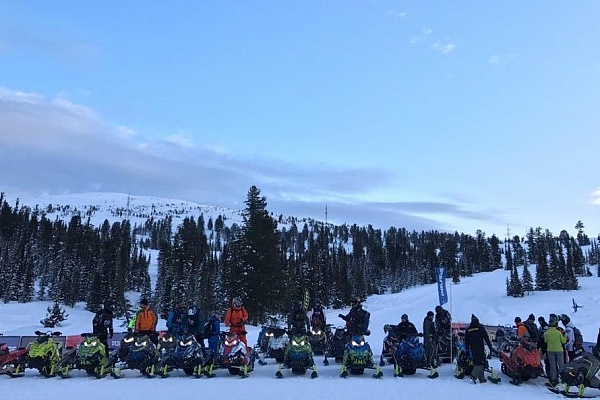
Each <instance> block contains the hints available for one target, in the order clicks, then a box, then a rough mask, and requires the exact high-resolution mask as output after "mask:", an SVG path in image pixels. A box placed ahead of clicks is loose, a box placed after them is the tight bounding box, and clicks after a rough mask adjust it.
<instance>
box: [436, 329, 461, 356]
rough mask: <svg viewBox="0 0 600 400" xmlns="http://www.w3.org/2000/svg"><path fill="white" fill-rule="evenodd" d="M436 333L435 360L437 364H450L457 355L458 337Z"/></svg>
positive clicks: (445, 333)
mask: <svg viewBox="0 0 600 400" xmlns="http://www.w3.org/2000/svg"><path fill="white" fill-rule="evenodd" d="M441 333H442V332H438V340H437V350H436V351H437V353H436V354H437V360H438V364H443V363H451V362H452V361H453V360H454V358H455V357H456V354H457V351H458V350H457V346H456V343H458V336H457V335H456V334H452V335H451V334H450V332H449V331H448V332H445V331H444V334H441Z"/></svg>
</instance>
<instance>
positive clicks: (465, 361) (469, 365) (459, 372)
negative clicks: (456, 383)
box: [454, 335, 502, 383]
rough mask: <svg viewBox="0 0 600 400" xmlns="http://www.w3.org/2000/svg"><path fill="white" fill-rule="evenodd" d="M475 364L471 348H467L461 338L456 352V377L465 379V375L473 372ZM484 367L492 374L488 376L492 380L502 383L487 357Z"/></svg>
mask: <svg viewBox="0 0 600 400" xmlns="http://www.w3.org/2000/svg"><path fill="white" fill-rule="evenodd" d="M463 336H464V335H463ZM461 339H462V338H461ZM473 366H474V364H473V358H472V357H471V353H470V352H469V349H467V346H466V345H465V343H464V340H460V341H459V343H458V352H457V354H456V368H455V370H454V377H455V378H457V379H463V378H464V377H465V376H468V375H471V373H472V372H473ZM484 369H485V371H486V372H489V373H490V375H488V377H487V379H488V380H489V381H490V382H492V383H500V381H501V380H502V379H501V378H500V377H499V376H498V374H497V373H496V371H494V368H491V367H490V364H489V363H488V361H487V359H486V360H485V364H484Z"/></svg>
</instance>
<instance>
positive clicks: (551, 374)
mask: <svg viewBox="0 0 600 400" xmlns="http://www.w3.org/2000/svg"><path fill="white" fill-rule="evenodd" d="M555 317H556V316H555ZM548 325H549V326H548V329H547V330H546V333H544V341H545V342H546V355H547V357H548V365H549V367H550V368H549V370H548V380H549V381H550V384H551V385H552V386H556V385H558V374H559V372H560V370H561V368H562V367H563V365H564V363H565V359H564V348H563V346H564V345H565V343H566V341H567V339H566V338H565V336H564V335H563V334H562V332H560V331H559V330H558V329H557V327H558V319H557V318H550V321H549V322H548Z"/></svg>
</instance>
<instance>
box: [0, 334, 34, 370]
mask: <svg viewBox="0 0 600 400" xmlns="http://www.w3.org/2000/svg"><path fill="white" fill-rule="evenodd" d="M28 352H29V350H28V349H26V348H22V347H21V348H18V349H16V350H13V351H10V349H9V348H8V345H7V344H6V343H0V374H7V375H8V376H10V377H11V378H18V377H21V376H23V370H24V369H25V366H26V365H27V353H28Z"/></svg>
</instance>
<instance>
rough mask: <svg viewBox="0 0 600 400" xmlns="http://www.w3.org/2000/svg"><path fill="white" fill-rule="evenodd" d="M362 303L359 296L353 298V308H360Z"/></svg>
mask: <svg viewBox="0 0 600 400" xmlns="http://www.w3.org/2000/svg"><path fill="white" fill-rule="evenodd" d="M360 303H361V301H360V297H358V296H354V297H353V298H352V307H359V306H360Z"/></svg>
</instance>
